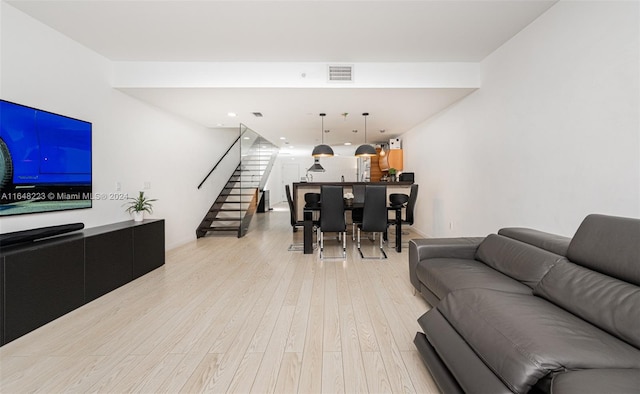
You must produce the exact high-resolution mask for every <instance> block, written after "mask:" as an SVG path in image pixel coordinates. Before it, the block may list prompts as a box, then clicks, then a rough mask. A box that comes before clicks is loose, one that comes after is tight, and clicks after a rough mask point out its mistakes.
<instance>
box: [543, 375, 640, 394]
mask: <svg viewBox="0 0 640 394" xmlns="http://www.w3.org/2000/svg"><path fill="white" fill-rule="evenodd" d="M638 391H640V369H585V370H581V371H571V372H566V373H561V374H558V375H556V376H555V377H554V378H553V381H552V383H551V392H552V393H553V394H601V393H609V394H614V393H615V394H622V393H637V392H638Z"/></svg>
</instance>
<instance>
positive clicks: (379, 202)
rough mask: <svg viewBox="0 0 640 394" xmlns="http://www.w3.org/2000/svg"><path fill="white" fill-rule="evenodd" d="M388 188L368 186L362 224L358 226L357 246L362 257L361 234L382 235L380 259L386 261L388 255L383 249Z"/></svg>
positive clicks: (386, 224) (386, 222)
mask: <svg viewBox="0 0 640 394" xmlns="http://www.w3.org/2000/svg"><path fill="white" fill-rule="evenodd" d="M387 226H388V220H387V187H386V186H385V185H366V188H365V194H364V208H363V212H362V223H359V224H358V225H357V228H358V236H357V245H358V252H360V257H362V258H363V259H366V258H375V257H365V256H364V254H363V253H362V249H361V248H360V232H361V231H363V232H369V233H380V251H381V252H382V257H379V258H380V259H386V258H387V254H386V253H385V251H384V248H383V242H384V240H383V235H384V233H385V232H386V231H387Z"/></svg>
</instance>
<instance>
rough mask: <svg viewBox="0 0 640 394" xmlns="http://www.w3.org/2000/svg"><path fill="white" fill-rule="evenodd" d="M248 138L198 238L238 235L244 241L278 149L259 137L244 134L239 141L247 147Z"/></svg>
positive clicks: (206, 217) (198, 232)
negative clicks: (213, 234) (209, 235)
mask: <svg viewBox="0 0 640 394" xmlns="http://www.w3.org/2000/svg"><path fill="white" fill-rule="evenodd" d="M249 131H250V130H249ZM243 136H244V137H243ZM245 139H248V140H249V141H250V142H251V144H250V145H248V146H245V147H244V149H243V148H242V147H241V148H240V152H241V159H242V160H240V163H239V164H238V166H237V167H236V169H235V171H234V172H233V174H231V176H230V177H229V180H228V181H227V183H226V184H225V186H224V187H223V188H222V191H221V192H220V194H219V195H218V197H217V198H216V200H215V201H214V203H213V205H211V208H210V209H209V211H208V212H207V213H206V215H205V217H204V218H203V219H202V222H201V223H200V225H199V226H198V228H197V230H196V237H197V238H201V237H204V236H206V235H207V234H209V233H226V234H235V235H237V236H238V238H240V237H242V236H244V235H245V234H246V233H247V231H248V229H249V224H250V223H251V218H252V217H253V214H254V213H255V212H256V210H257V207H258V203H259V201H260V199H261V198H262V194H263V188H264V184H265V183H266V181H267V178H268V177H269V173H270V172H271V168H272V167H273V163H274V161H275V158H276V156H277V154H278V148H277V147H276V146H275V145H273V144H272V143H271V142H269V141H268V140H266V139H264V138H262V137H260V136H258V135H256V136H255V138H248V137H247V136H245V134H243V135H242V136H241V138H238V140H237V141H238V142H240V143H241V145H244V144H243V141H245ZM228 152H229V151H228ZM214 169H215V167H214Z"/></svg>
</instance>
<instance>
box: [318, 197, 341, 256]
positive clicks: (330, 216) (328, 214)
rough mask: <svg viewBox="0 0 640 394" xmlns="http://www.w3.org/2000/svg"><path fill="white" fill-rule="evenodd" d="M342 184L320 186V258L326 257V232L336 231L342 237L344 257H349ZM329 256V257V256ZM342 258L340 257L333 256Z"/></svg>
mask: <svg viewBox="0 0 640 394" xmlns="http://www.w3.org/2000/svg"><path fill="white" fill-rule="evenodd" d="M342 190H343V189H342V186H334V185H323V186H322V187H321V188H320V226H319V228H318V243H319V244H320V258H321V259H324V258H325V256H324V233H327V232H336V233H338V234H339V239H342V258H346V257H347V221H346V219H345V217H344V200H343V196H342ZM327 258H329V257H327ZM331 258H340V257H331Z"/></svg>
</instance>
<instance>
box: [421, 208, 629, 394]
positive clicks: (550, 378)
mask: <svg viewBox="0 0 640 394" xmlns="http://www.w3.org/2000/svg"><path fill="white" fill-rule="evenodd" d="M409 271H410V279H411V283H412V284H413V286H414V287H415V288H416V290H417V291H418V292H419V293H420V294H421V295H422V296H423V297H424V298H425V299H426V300H427V301H428V302H429V304H431V305H432V306H433V307H432V308H431V309H430V310H429V311H428V312H427V313H426V314H424V315H423V316H422V317H420V318H419V319H418V322H419V323H420V326H421V327H422V329H423V331H424V333H422V332H418V333H417V335H416V338H415V341H414V342H415V344H416V346H417V348H418V350H419V351H420V354H421V356H422V358H423V360H424V362H425V364H426V365H427V367H428V369H429V370H430V372H431V373H432V375H433V376H434V378H435V380H436V382H437V384H438V386H439V387H440V389H441V390H442V391H443V392H444V393H447V394H448V393H456V392H468V393H509V392H515V393H527V392H532V393H538V392H542V393H553V394H563V393H576V394H577V393H638V392H640V220H639V219H630V218H620V217H613V216H604V215H589V216H587V217H586V218H585V219H584V221H583V222H582V224H581V225H580V227H579V228H578V230H577V232H576V234H575V235H574V237H573V238H571V239H570V238H566V237H561V236H557V235H553V234H548V233H544V232H540V231H536V230H532V229H524V228H505V229H502V230H500V231H499V232H498V234H491V235H489V236H487V237H484V238H446V239H417V240H412V241H410V244H409Z"/></svg>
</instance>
